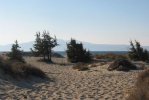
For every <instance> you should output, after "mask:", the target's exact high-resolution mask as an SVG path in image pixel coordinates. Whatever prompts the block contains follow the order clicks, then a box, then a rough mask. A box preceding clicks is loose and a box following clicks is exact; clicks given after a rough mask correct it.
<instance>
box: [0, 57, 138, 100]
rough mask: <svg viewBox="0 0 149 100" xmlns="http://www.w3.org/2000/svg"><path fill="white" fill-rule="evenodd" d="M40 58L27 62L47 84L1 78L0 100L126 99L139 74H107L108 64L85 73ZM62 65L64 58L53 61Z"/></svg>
mask: <svg viewBox="0 0 149 100" xmlns="http://www.w3.org/2000/svg"><path fill="white" fill-rule="evenodd" d="M37 59H39V58H33V57H31V58H30V57H28V58H26V61H27V62H28V63H30V64H32V65H34V66H36V67H38V68H41V69H42V70H43V71H44V72H46V74H47V75H48V76H49V78H50V79H51V80H50V81H47V80H41V79H37V78H31V79H28V80H27V81H14V80H13V79H11V80H3V79H0V99H2V100H4V99H7V100H125V97H126V92H127V90H129V89H131V88H132V87H133V86H134V83H135V81H136V77H137V74H138V73H139V72H138V71H131V72H117V71H112V72H109V71H107V70H106V69H107V66H108V65H103V66H100V65H99V66H97V67H93V68H91V69H90V70H88V71H77V70H73V69H72V65H71V64H66V65H65V66H64V65H63V64H47V63H43V62H37ZM54 61H55V62H58V63H65V62H66V61H65V59H54Z"/></svg>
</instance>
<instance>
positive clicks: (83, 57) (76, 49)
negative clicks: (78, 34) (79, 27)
mask: <svg viewBox="0 0 149 100" xmlns="http://www.w3.org/2000/svg"><path fill="white" fill-rule="evenodd" d="M66 53H67V57H68V60H69V61H70V62H73V63H76V62H89V61H91V53H90V52H89V51H87V50H86V49H84V48H83V44H82V43H76V40H74V39H71V41H70V43H68V44H67V51H66Z"/></svg>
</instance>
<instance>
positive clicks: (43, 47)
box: [31, 31, 58, 61]
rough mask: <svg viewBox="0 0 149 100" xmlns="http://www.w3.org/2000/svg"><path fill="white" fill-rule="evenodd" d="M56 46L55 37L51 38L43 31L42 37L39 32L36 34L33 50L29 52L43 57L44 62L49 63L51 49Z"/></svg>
mask: <svg viewBox="0 0 149 100" xmlns="http://www.w3.org/2000/svg"><path fill="white" fill-rule="evenodd" d="M57 45H58V44H57V39H56V36H55V37H51V36H50V34H49V32H47V31H44V32H43V34H42V35H41V34H40V32H39V33H37V34H36V40H35V44H34V50H33V49H31V51H32V52H33V54H34V55H35V56H43V57H44V60H46V61H51V55H52V49H53V48H54V47H56V46H57Z"/></svg>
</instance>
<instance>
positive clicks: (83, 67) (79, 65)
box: [73, 63, 89, 71]
mask: <svg viewBox="0 0 149 100" xmlns="http://www.w3.org/2000/svg"><path fill="white" fill-rule="evenodd" d="M73 69H77V70H79V71H86V70H89V68H88V65H87V64H85V63H77V64H75V65H74V66H73Z"/></svg>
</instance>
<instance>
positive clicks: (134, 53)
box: [128, 41, 149, 61]
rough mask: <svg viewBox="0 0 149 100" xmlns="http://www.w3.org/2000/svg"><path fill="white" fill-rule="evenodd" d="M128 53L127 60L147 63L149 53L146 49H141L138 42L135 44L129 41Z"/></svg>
mask: <svg viewBox="0 0 149 100" xmlns="http://www.w3.org/2000/svg"><path fill="white" fill-rule="evenodd" d="M130 46H131V48H130V51H129V53H128V55H129V58H130V59H131V60H135V61H139V60H141V61H148V60H149V53H148V51H147V50H146V49H143V48H142V47H141V45H140V43H139V42H138V41H135V44H134V43H133V42H132V41H130Z"/></svg>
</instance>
